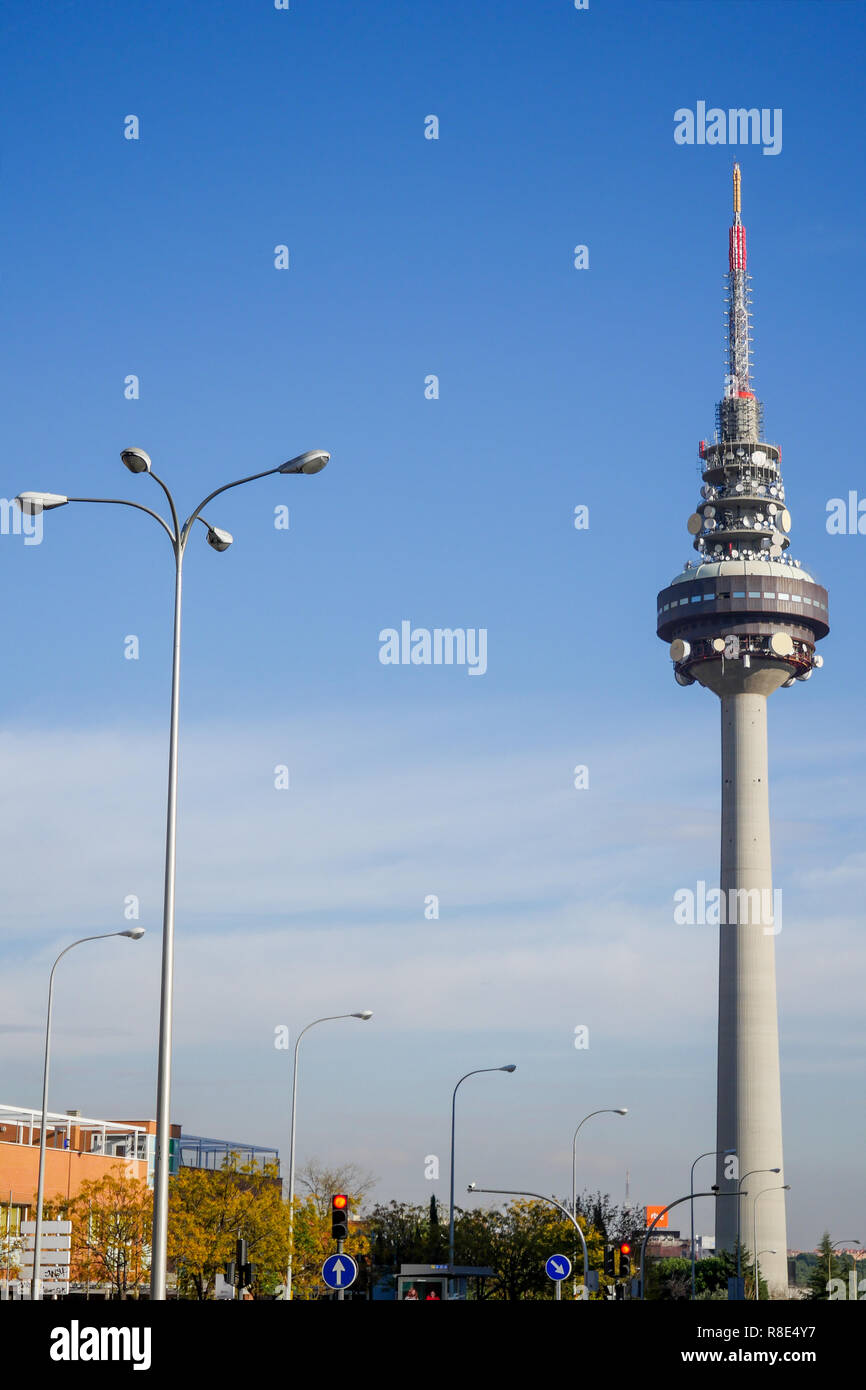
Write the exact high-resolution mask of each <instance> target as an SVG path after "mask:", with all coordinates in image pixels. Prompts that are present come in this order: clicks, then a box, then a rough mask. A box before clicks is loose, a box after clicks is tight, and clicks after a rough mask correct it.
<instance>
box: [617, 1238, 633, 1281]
mask: <svg viewBox="0 0 866 1390" xmlns="http://www.w3.org/2000/svg"><path fill="white" fill-rule="evenodd" d="M619 1277H620V1279H628V1278H630V1277H631V1245H630V1244H629V1242H628V1241H627V1240H624V1241H623V1242H622V1244H621V1245H620V1247H619Z"/></svg>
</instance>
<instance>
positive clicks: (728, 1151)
mask: <svg viewBox="0 0 866 1390" xmlns="http://www.w3.org/2000/svg"><path fill="white" fill-rule="evenodd" d="M732 1153H736V1149H707V1151H706V1153H703V1154H698V1156H697V1158H696V1159H695V1161H694V1163H693V1164H692V1176H691V1180H690V1182H689V1192H690V1193H691V1216H692V1298H694V1297H695V1168H696V1167H697V1165H698V1164H699V1163H700V1161H701V1159H702V1158H710V1157H712V1158H718V1156H719V1154H723V1155H724V1156H725V1157H726V1158H727V1156H728V1154H732Z"/></svg>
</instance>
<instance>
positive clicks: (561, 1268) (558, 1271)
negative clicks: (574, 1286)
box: [544, 1255, 571, 1284]
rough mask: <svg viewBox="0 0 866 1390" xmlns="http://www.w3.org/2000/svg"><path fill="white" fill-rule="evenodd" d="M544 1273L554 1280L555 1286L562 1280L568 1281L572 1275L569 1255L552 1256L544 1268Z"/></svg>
mask: <svg viewBox="0 0 866 1390" xmlns="http://www.w3.org/2000/svg"><path fill="white" fill-rule="evenodd" d="M544 1272H545V1274H546V1275H547V1277H548V1279H552V1280H553V1282H554V1283H555V1284H558V1283H559V1282H560V1280H562V1279H567V1278H568V1276H569V1274H570V1273H571V1260H570V1259H569V1258H568V1256H567V1255H551V1256H550V1259H549V1260H548V1261H547V1263H546V1264H545V1266H544Z"/></svg>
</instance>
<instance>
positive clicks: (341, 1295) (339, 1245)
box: [337, 1240, 346, 1303]
mask: <svg viewBox="0 0 866 1390" xmlns="http://www.w3.org/2000/svg"><path fill="white" fill-rule="evenodd" d="M342 1253H343V1242H342V1241H341V1240H338V1241H337V1254H338V1255H342ZM345 1297H346V1290H345V1289H344V1288H339V1289H337V1302H338V1303H342V1302H343V1300H344V1299H345Z"/></svg>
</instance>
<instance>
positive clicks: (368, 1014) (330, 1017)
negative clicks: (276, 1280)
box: [286, 1009, 373, 1301]
mask: <svg viewBox="0 0 866 1390" xmlns="http://www.w3.org/2000/svg"><path fill="white" fill-rule="evenodd" d="M372 1017H373V1011H372V1009H363V1010H362V1012H361V1013H357V1014H326V1015H325V1017H324V1018H314V1019H313V1021H312V1023H308V1024H307V1026H306V1027H305V1028H302V1029H301V1031H300V1033H299V1034H298V1036H297V1039H296V1041H295V1062H294V1066H293V1068H292V1122H291V1129H290V1131H289V1134H290V1137H289V1267H288V1270H287V1271H286V1300H287V1301H288V1300H290V1299H291V1297H292V1258H293V1256H294V1253H295V1113H296V1106H297V1096H298V1048H299V1047H300V1045H301V1038H302V1037H303V1036H304V1034H305V1033H309V1031H310V1029H311V1028H315V1026H316V1024H317V1023H332V1022H333V1021H334V1020H335V1019H338V1018H360V1019H362V1020H363V1022H364V1023H366V1022H367V1020H368V1019H370V1018H372Z"/></svg>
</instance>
